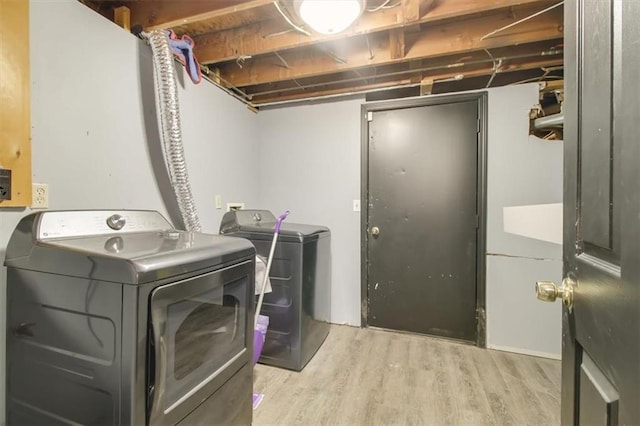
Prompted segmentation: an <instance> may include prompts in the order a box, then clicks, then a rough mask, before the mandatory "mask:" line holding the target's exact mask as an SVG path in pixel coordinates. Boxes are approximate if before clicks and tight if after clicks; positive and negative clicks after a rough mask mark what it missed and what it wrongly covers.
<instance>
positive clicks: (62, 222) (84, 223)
mask: <svg viewBox="0 0 640 426" xmlns="http://www.w3.org/2000/svg"><path fill="white" fill-rule="evenodd" d="M170 229H173V226H171V224H170V223H169V222H167V220H166V219H165V218H164V217H162V215H161V214H160V213H158V212H155V211H146V210H91V211H89V210H86V211H82V210H81V211H50V212H43V213H42V216H41V217H40V223H39V224H38V233H37V239H38V240H40V241H43V240H49V239H53V238H70V237H73V238H78V237H88V236H94V235H110V234H121V233H125V232H153V231H166V230H170Z"/></svg>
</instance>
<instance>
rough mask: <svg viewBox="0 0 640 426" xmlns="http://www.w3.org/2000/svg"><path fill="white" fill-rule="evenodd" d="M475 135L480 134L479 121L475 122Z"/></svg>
mask: <svg viewBox="0 0 640 426" xmlns="http://www.w3.org/2000/svg"><path fill="white" fill-rule="evenodd" d="M476 133H480V119H479V118H478V119H477V120H476Z"/></svg>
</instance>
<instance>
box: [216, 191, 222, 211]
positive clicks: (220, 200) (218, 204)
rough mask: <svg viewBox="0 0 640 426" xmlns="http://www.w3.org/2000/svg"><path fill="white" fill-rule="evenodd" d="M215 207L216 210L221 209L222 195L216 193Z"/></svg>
mask: <svg viewBox="0 0 640 426" xmlns="http://www.w3.org/2000/svg"><path fill="white" fill-rule="evenodd" d="M216 209H217V210H220V209H222V195H220V194H217V195H216Z"/></svg>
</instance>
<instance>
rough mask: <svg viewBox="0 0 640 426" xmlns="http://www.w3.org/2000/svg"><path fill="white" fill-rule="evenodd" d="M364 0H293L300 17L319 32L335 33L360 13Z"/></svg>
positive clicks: (342, 29) (345, 27) (347, 26)
mask: <svg viewBox="0 0 640 426" xmlns="http://www.w3.org/2000/svg"><path fill="white" fill-rule="evenodd" d="M365 7H366V0H294V9H295V11H296V13H297V14H298V16H299V17H300V19H302V20H303V21H304V22H305V23H306V24H307V25H309V26H310V27H311V28H312V29H313V30H314V31H316V32H319V33H321V34H337V33H339V32H342V31H344V30H346V29H347V28H349V26H350V25H351V24H353V23H354V22H355V20H356V19H358V17H359V16H360V15H361V14H362V12H363V11H364V9H365Z"/></svg>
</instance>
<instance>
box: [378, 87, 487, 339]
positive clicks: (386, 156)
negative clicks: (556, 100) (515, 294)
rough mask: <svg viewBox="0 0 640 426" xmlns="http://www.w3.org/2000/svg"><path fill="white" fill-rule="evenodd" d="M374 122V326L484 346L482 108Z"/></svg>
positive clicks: (405, 114)
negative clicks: (479, 316) (480, 306)
mask: <svg viewBox="0 0 640 426" xmlns="http://www.w3.org/2000/svg"><path fill="white" fill-rule="evenodd" d="M369 118H370V121H369V128H368V138H369V140H368V150H369V152H368V154H369V170H368V177H369V179H368V183H369V186H368V191H369V194H368V202H369V204H368V220H367V223H368V231H369V235H368V245H367V249H368V253H367V259H368V261H369V264H368V268H369V269H368V297H369V300H368V324H369V325H372V326H377V327H384V328H390V329H395V330H405V331H411V332H417V333H424V334H431V335H438V336H445V337H449V338H455V339H461V340H466V341H475V340H476V283H477V229H478V228H477V226H478V217H477V215H478V213H477V211H478V196H477V189H478V131H479V124H478V123H479V116H478V101H477V99H476V100H473V101H465V102H454V103H448V104H436V105H429V106H420V107H412V108H404V109H391V110H383V111H375V112H373V113H370V116H369Z"/></svg>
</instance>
